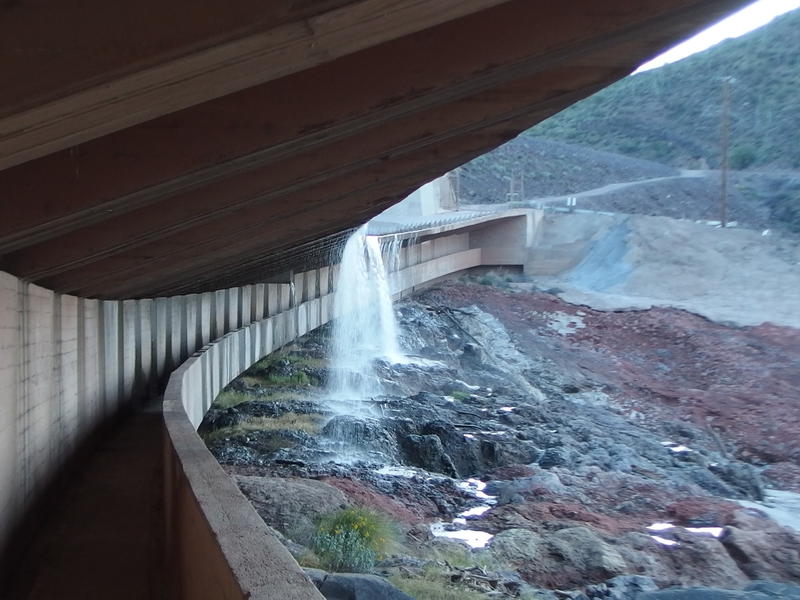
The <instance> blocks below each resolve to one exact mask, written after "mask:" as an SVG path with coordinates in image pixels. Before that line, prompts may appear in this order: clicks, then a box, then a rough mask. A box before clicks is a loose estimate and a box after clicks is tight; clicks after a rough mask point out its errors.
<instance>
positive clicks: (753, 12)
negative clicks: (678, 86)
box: [636, 0, 800, 73]
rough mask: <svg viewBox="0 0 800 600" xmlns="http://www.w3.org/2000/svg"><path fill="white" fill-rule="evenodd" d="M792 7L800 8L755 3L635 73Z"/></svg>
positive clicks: (778, 0)
mask: <svg viewBox="0 0 800 600" xmlns="http://www.w3.org/2000/svg"><path fill="white" fill-rule="evenodd" d="M795 8H800V0H758V1H757V2H753V3H752V4H749V5H748V6H746V7H744V8H743V9H741V10H740V11H738V12H736V13H733V14H732V15H731V16H729V17H727V18H726V19H723V20H722V21H719V22H718V23H715V24H714V25H712V26H711V27H709V28H708V29H704V30H703V31H701V32H700V33H698V34H697V35H696V36H694V37H692V38H690V39H688V40H686V41H685V42H683V43H681V44H678V45H677V46H675V47H674V48H672V49H670V50H667V51H666V52H665V53H664V54H661V55H660V56H657V57H656V58H654V59H653V60H651V61H649V62H646V63H645V64H643V65H642V66H641V67H639V68H638V69H637V70H636V72H637V73H639V72H641V71H647V70H649V69H655V68H657V67H661V66H663V65H665V64H667V63H671V62H675V61H676V60H680V59H682V58H686V57H687V56H689V55H691V54H694V53H695V52H700V51H702V50H705V49H706V48H709V47H711V46H713V45H715V44H718V43H719V42H721V41H723V40H725V39H728V38H733V37H739V36H740V35H743V34H745V33H747V32H748V31H752V30H753V29H757V28H759V27H761V26H762V25H766V24H767V23H769V22H770V21H771V20H772V19H773V18H775V17H776V16H778V15H782V14H783V13H786V12H789V11H790V10H794V9H795Z"/></svg>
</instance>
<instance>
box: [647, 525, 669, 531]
mask: <svg viewBox="0 0 800 600" xmlns="http://www.w3.org/2000/svg"><path fill="white" fill-rule="evenodd" d="M673 527H675V525H673V524H672V523H653V524H652V525H648V526H647V527H646V529H648V530H649V531H666V530H667V529H672V528H673Z"/></svg>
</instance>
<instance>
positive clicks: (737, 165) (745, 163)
mask: <svg viewBox="0 0 800 600" xmlns="http://www.w3.org/2000/svg"><path fill="white" fill-rule="evenodd" d="M756 158H757V156H756V149H755V148H753V146H750V145H744V146H736V148H734V149H733V150H731V154H730V157H729V159H728V160H729V164H730V167H731V169H735V170H737V171H739V170H741V169H746V168H747V167H749V166H750V165H752V164H753V163H754V162H755V160H756Z"/></svg>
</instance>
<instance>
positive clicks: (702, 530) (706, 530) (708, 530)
mask: <svg viewBox="0 0 800 600" xmlns="http://www.w3.org/2000/svg"><path fill="white" fill-rule="evenodd" d="M686 531H691V532H692V533H699V534H701V535H711V536H714V537H715V538H718V537H721V536H722V532H723V531H725V528H724V527H687V528H686Z"/></svg>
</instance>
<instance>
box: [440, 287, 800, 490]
mask: <svg viewBox="0 0 800 600" xmlns="http://www.w3.org/2000/svg"><path fill="white" fill-rule="evenodd" d="M429 293H430V294H431V295H432V296H433V297H434V298H436V299H437V300H438V301H439V302H441V303H442V304H445V305H447V306H452V307H463V306H468V305H472V304H474V305H477V306H478V307H480V308H482V309H484V310H486V311H487V312H490V313H491V314H493V315H495V316H496V317H497V318H498V319H499V320H500V321H501V322H502V323H503V325H504V326H505V327H506V329H507V330H508V332H509V334H510V335H511V336H512V338H513V339H514V341H515V343H516V344H517V345H518V347H520V349H521V350H523V351H524V352H526V353H527V354H528V355H530V356H538V357H543V358H545V359H547V360H549V361H551V362H552V363H554V364H555V366H556V367H557V368H558V370H559V371H560V372H562V373H569V374H570V375H571V376H574V377H575V378H576V380H577V381H584V382H585V383H586V384H587V386H592V387H594V388H595V389H597V388H598V387H601V388H602V389H603V390H604V391H605V392H606V393H607V394H609V396H610V397H611V398H612V399H613V400H614V401H615V402H616V403H617V404H618V405H619V406H620V407H621V408H622V409H624V410H625V411H626V412H629V411H633V410H635V411H638V412H639V413H641V414H642V415H643V416H644V417H645V422H654V423H657V422H663V421H676V420H684V421H690V422H692V423H694V424H695V425H697V426H700V427H702V428H704V429H706V430H708V431H710V432H713V433H714V434H715V436H717V437H718V439H720V440H721V443H724V444H725V445H727V446H728V447H730V446H733V452H734V453H735V455H736V456H737V457H738V458H740V459H742V460H745V461H749V462H753V463H755V464H775V466H774V467H772V470H771V471H770V470H769V469H768V470H767V475H768V476H770V475H774V477H773V482H774V483H775V484H778V485H781V486H782V487H785V488H787V489H794V490H795V491H800V467H799V466H798V465H800V330H797V329H793V328H791V327H782V326H777V325H771V324H765V325H761V326H758V327H741V328H737V327H730V326H726V325H722V324H718V323H714V322H712V321H709V320H708V319H705V318H704V317H700V316H697V315H694V314H692V313H689V312H686V311H682V310H675V309H661V308H654V309H650V310H643V311H635V312H599V311H596V310H592V309H591V308H588V307H585V306H575V305H571V304H567V303H566V302H564V301H562V300H560V299H559V298H557V297H555V296H552V295H550V294H545V293H540V292H527V291H525V292H521V293H514V292H510V291H507V290H502V289H498V288H494V287H490V286H484V285H468V284H452V285H447V286H444V287H442V288H439V289H436V290H432V291H430V292H429ZM552 313H564V314H568V315H578V317H579V318H580V319H582V321H583V325H584V326H585V327H583V328H580V327H578V328H575V329H574V330H573V332H572V333H570V334H569V335H564V334H563V333H559V332H557V331H556V330H555V329H554V328H552V327H550V326H548V323H549V321H550V317H549V315H550V314H552ZM534 383H535V381H534ZM723 440H724V441H723ZM778 463H780V464H778Z"/></svg>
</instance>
